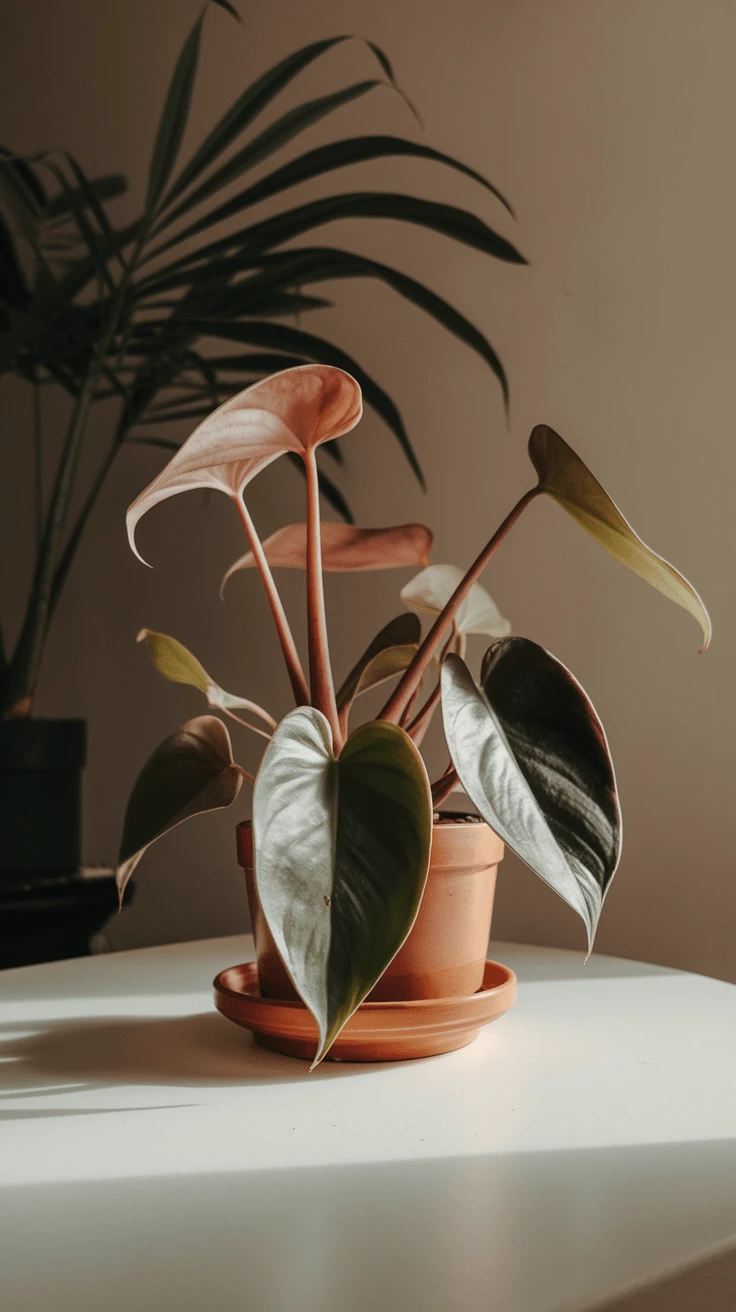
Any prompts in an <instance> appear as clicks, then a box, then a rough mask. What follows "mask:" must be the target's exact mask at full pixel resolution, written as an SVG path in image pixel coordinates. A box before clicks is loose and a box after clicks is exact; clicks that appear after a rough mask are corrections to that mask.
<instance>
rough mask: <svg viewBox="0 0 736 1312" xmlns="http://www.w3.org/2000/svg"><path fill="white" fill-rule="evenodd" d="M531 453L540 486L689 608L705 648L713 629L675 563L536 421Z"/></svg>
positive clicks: (630, 566) (599, 539) (549, 430)
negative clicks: (646, 538)
mask: <svg viewBox="0 0 736 1312" xmlns="http://www.w3.org/2000/svg"><path fill="white" fill-rule="evenodd" d="M529 456H530V458H531V461H532V464H533V465H534V468H535V469H536V471H537V473H538V475H539V487H540V490H541V491H542V492H546V493H547V495H548V496H550V497H552V499H553V500H554V501H556V502H557V503H558V504H559V505H560V506H562V508H563V510H566V511H567V513H568V515H571V516H572V518H573V519H574V520H576V521H577V523H578V524H580V526H581V528H584V529H585V531H586V533H589V534H590V536H591V537H592V538H594V539H595V541H596V542H598V543H599V545H600V546H602V547H603V548H604V549H605V550H606V551H607V552H608V553H609V555H611V556H613V557H614V559H615V560H618V561H619V562H620V563H621V564H622V565H625V566H626V568H627V569H630V570H632V572H633V573H634V574H638V575H639V577H640V578H642V579H644V580H645V582H646V583H649V584H651V586H652V587H653V588H656V589H657V591H658V592H661V593H663V595H664V596H665V597H668V598H669V600H670V601H674V602H675V604H676V605H677V606H682V608H683V610H686V611H688V613H689V614H690V615H692V617H693V619H694V620H696V621H697V623H698V624H699V625H700V628H701V630H702V633H703V645H702V647H701V648H700V650H701V652H703V651H706V649H707V648H708V646H709V644H710V639H711V632H712V628H711V621H710V616H709V614H708V611H707V610H706V608H705V605H704V603H703V600H702V598H701V596H700V594H699V593H698V592H696V590H695V588H694V587H693V585H692V583H690V582H689V581H688V580H687V579H686V578H685V576H684V575H683V574H681V573H680V572H679V570H677V569H675V567H674V565H670V563H669V561H667V560H665V559H664V558H663V557H662V556H659V555H657V552H656V551H653V550H652V548H651V547H648V546H647V545H646V543H645V542H642V540H641V538H640V537H639V535H638V534H637V533H636V532H635V531H634V529H633V528H632V527H631V525H630V524H629V522H628V520H626V519H625V518H624V516H623V515H622V514H621V511H620V510H619V508H618V506H617V505H616V503H615V502H614V501H613V500H612V499H611V497H610V496H609V495H608V493H607V492H606V490H605V488H604V487H602V485H601V484H600V483H599V482H598V479H597V478H596V477H595V476H594V475H593V474H592V473H591V472H590V470H589V469H588V467H587V465H585V464H584V463H583V461H582V460H581V459H580V457H579V456H578V455H577V454H576V453H575V451H573V449H572V447H570V446H568V444H567V442H565V440H564V438H562V437H560V435H559V433H556V432H555V431H554V429H553V428H549V427H548V425H547V424H538V425H537V427H536V428H534V429H533V431H532V435H531V437H530V438H529Z"/></svg>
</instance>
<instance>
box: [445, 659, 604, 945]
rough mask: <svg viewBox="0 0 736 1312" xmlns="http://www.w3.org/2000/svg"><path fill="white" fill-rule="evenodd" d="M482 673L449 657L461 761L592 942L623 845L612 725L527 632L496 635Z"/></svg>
mask: <svg viewBox="0 0 736 1312" xmlns="http://www.w3.org/2000/svg"><path fill="white" fill-rule="evenodd" d="M481 681H482V690H481V689H479V688H477V687H476V685H475V683H474V681H473V678H472V675H471V674H470V671H469V670H468V667H467V665H466V664H465V662H464V661H462V660H461V659H460V657H459V656H448V657H447V659H446V661H445V663H444V665H443V667H442V714H443V719H444V727H445V737H446V738H447V744H448V747H449V749H450V755H451V757H452V762H453V765H454V766H455V769H456V770H457V773H458V776H459V778H460V781H461V783H462V785H463V788H464V789H465V791H466V793H467V794H468V797H470V798H471V799H472V801H473V802H474V803H475V805H476V806H477V808H478V810H479V811H480V814H481V815H482V816H483V818H484V820H486V821H487V823H488V824H489V825H490V826H491V828H492V829H494V830H495V831H496V833H497V834H498V835H499V837H500V838H502V839H503V840H504V842H505V843H507V844H508V846H509V847H510V848H511V850H512V851H513V852H516V854H517V856H520V857H521V859H522V861H525V862H526V864H527V865H528V866H530V867H531V869H532V870H534V871H535V872H536V874H538V875H539V876H540V877H541V878H542V879H543V880H544V881H545V883H547V884H549V885H550V887H551V888H553V889H554V890H555V892H556V893H559V895H560V897H562V898H564V900H565V901H566V902H567V903H568V904H569V905H570V906H571V907H573V908H574V910H575V911H577V912H578V915H580V916H581V917H582V919H583V921H584V922H585V927H586V929H587V932H588V945H589V948H590V947H592V944H593V937H594V935H595V930H596V925H597V923H598V917H599V915H600V911H601V906H602V904H603V898H604V895H605V893H606V890H607V888H608V886H609V884H610V882H611V879H612V878H613V875H614V873H615V870H616V867H617V865H618V861H619V856H620V849H621V815H620V809H619V804H618V795H617V792H616V779H615V775H614V771H613V763H612V761H611V758H610V755H609V752H608V744H607V742H606V736H605V733H604V730H603V726H602V724H601V722H600V720H599V719H598V716H597V715H596V712H595V709H594V707H593V705H592V703H591V701H590V699H589V698H588V696H587V695H586V693H585V692H584V691H583V689H582V688H581V686H580V684H579V683H578V682H577V680H576V679H575V678H573V676H572V674H571V673H570V671H569V670H567V669H566V668H565V666H564V665H562V664H561V663H560V661H558V660H556V659H555V657H554V656H551V655H550V654H549V652H546V651H545V650H544V649H543V648H542V647H539V646H537V644H536V643H535V642H530V641H529V640H528V639H526V638H506V639H503V640H502V641H500V642H496V643H494V644H493V646H491V647H490V648H489V650H488V652H487V654H486V658H485V660H484V662H483V669H482V673H481Z"/></svg>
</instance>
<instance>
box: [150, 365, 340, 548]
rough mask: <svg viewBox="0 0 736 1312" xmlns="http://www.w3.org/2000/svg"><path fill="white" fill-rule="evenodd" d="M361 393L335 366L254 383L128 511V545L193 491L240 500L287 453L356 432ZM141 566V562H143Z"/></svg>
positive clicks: (208, 421)
mask: <svg viewBox="0 0 736 1312" xmlns="http://www.w3.org/2000/svg"><path fill="white" fill-rule="evenodd" d="M361 413H362V402H361V395H360V388H359V386H358V384H357V383H356V382H355V379H354V378H351V377H350V375H349V374H347V373H344V372H343V371H342V370H341V369H334V368H332V367H331V366H329V365H318V364H314V365H301V366H299V367H297V368H295V369H285V370H283V372H282V373H280V374H274V375H272V377H270V378H265V379H264V380H263V381H262V382H260V383H254V385H253V386H252V387H248V388H246V390H245V391H244V392H240V393H239V394H238V395H237V396H234V397H233V398H232V399H231V400H230V401H226V402H225V404H224V405H221V406H220V407H219V408H218V409H217V410H215V411H214V413H213V414H211V415H209V416H208V418H207V419H205V420H204V422H203V423H201V424H200V425H199V426H198V427H197V428H195V430H194V432H193V433H192V435H191V437H189V438H187V440H186V442H185V443H184V444H183V446H182V447H180V449H179V451H177V453H176V455H175V456H174V457H173V458H172V459H171V460H170V461H169V463H168V464H167V465H166V466H165V468H164V469H163V470H162V471H161V473H160V474H159V475H158V476H157V477H156V478H154V480H153V482H152V483H149V485H148V487H147V488H145V489H144V491H143V492H142V493H141V494H140V496H139V497H136V500H135V501H134V502H133V504H132V505H131V506H130V507H129V509H128V514H127V525H128V539H129V542H130V545H131V547H132V549H133V551H134V552H135V554H136V555H138V556H139V553H138V551H137V550H136V546H135V536H134V535H135V527H136V524H137V523H138V521H139V519H140V518H141V516H142V515H145V514H146V512H147V511H148V510H150V509H151V507H152V506H155V505H157V504H158V502H159V501H164V500H165V499H166V498H167V497H171V496H175V495H176V493H178V492H188V491H191V490H192V489H193V488H215V489H217V490H218V491H220V492H225V493H227V495H229V496H239V495H240V494H241V493H242V491H243V489H244V488H245V487H246V486H247V484H248V483H249V482H250V480H251V479H252V478H254V477H255V476H256V474H258V473H260V471H261V470H262V469H265V468H266V466H267V465H270V464H271V463H272V461H274V460H276V459H277V458H278V457H279V456H280V455H283V454H284V453H285V452H287V451H292V452H295V453H296V454H298V455H300V456H302V455H304V454H305V453H306V452H307V451H308V450H309V449H310V448H312V447H315V446H318V445H319V444H320V443H322V442H329V441H330V439H331V438H334V437H340V436H341V435H342V434H343V433H347V432H349V431H350V429H351V428H354V427H355V425H356V424H357V422H358V420H359V419H360V416H361ZM139 559H142V558H141V557H140V556H139Z"/></svg>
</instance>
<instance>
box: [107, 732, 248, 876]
mask: <svg viewBox="0 0 736 1312" xmlns="http://www.w3.org/2000/svg"><path fill="white" fill-rule="evenodd" d="M242 782H243V772H242V770H241V769H240V768H239V767H238V766H237V765H235V763H234V761H233V754H232V747H231V745H230V735H229V733H228V731H227V729H226V728H225V725H224V724H223V723H222V720H218V719H217V717H216V716H214V715H199V716H197V718H196V719H194V720H187V722H186V724H183V725H182V726H181V728H180V729H177V731H176V733H173V734H172V735H171V737H170V738H167V739H166V740H165V741H164V742H162V743H161V745H160V746H159V747H157V748H156V750H155V752H154V753H153V755H152V756H150V757H149V758H148V760H147V762H146V764H145V765H144V767H143V769H142V770H141V772H140V774H139V775H138V778H137V779H136V781H135V784H134V785H133V791H132V792H131V794H130V797H129V799H128V805H127V808H126V812H125V824H124V826H123V837H122V840H121V843H120V855H119V857H118V869H117V875H116V879H117V885H118V892H119V894H120V898H121V900H122V897H123V893H124V892H125V885H126V884H127V882H128V880H129V879H130V876H131V875H132V873H133V871H134V870H135V868H136V866H137V864H138V862H139V861H140V859H141V857H142V856H143V854H144V852H145V851H146V848H147V847H150V845H151V843H153V842H155V840H156V839H157V838H160V837H161V835H162V834H165V833H167V832H168V831H169V829H173V828H174V827H175V825H178V824H181V822H182V820H187V819H188V818H189V817H190V816H193V815H199V814H200V813H201V812H202V811H214V810H217V809H218V808H220V807H223V806H230V804H231V803H232V802H234V801H235V798H236V797H237V795H238V793H239V792H240V787H241V784H242Z"/></svg>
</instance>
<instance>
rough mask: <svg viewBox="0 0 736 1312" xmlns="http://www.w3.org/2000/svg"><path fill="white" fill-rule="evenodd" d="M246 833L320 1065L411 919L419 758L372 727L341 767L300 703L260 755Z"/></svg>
mask: <svg viewBox="0 0 736 1312" xmlns="http://www.w3.org/2000/svg"><path fill="white" fill-rule="evenodd" d="M253 835H254V844H255V876H256V885H257V888H258V896H259V899H260V902H261V906H262V907H263V911H264V914H265V916H266V920H267V922H268V925H269V928H270V930H271V933H272V935H273V937H274V940H275V942H276V945H277V947H278V950H279V953H280V954H281V957H282V960H283V962H284V965H285V966H286V969H287V970H288V972H289V975H290V976H291V979H292V981H293V983H294V986H295V988H296V989H297V991H298V993H299V995H300V997H301V998H302V999H303V1001H304V1003H305V1004H306V1006H307V1007H308V1008H309V1010H310V1011H311V1013H312V1015H313V1016H314V1018H315V1021H316V1022H317V1027H318V1029H319V1047H318V1050H317V1053H316V1056H315V1060H314V1064H315V1065H316V1064H317V1062H319V1061H321V1060H322V1058H323V1057H324V1056H325V1054H326V1053H327V1051H328V1050H329V1047H330V1045H331V1043H332V1042H333V1041H334V1039H335V1038H336V1037H337V1035H338V1034H339V1032H340V1030H341V1029H342V1027H343V1025H344V1024H345V1022H346V1021H347V1020H348V1019H349V1018H350V1016H351V1015H352V1013H353V1012H354V1011H355V1009H356V1008H357V1007H358V1006H359V1005H360V1003H361V1002H362V1001H363V999H364V998H365V997H366V995H367V994H368V993H369V992H370V990H371V989H372V988H373V985H374V984H375V983H376V981H377V980H378V979H379V977H380V975H381V974H382V973H383V971H384V970H385V968H386V966H387V965H388V964H389V962H390V961H391V960H392V958H393V957H394V956H395V954H396V953H397V952H398V950H399V948H400V947H401V944H402V943H403V941H404V939H405V938H406V936H407V934H408V933H409V930H410V929H411V927H412V925H413V923H414V920H415V918H416V914H417V911H418V909H419V903H420V901H421V897H422V893H423V891H424V885H425V881H426V877H427V869H428V865H429V850H430V845H431V837H432V806H431V798H430V793H429V783H428V780H427V775H426V771H425V769H424V765H423V763H422V760H421V757H420V756H419V753H418V752H417V750H416V748H415V747H414V745H413V743H412V742H411V739H410V738H409V737H408V736H407V735H406V734H405V733H404V732H403V730H401V729H399V728H398V726H396V725H389V724H385V723H383V722H377V721H373V722H371V723H369V724H366V725H363V726H361V728H360V729H357V730H356V731H355V733H353V734H352V735H351V736H350V738H349V739H348V741H347V743H346V744H345V747H344V748H343V750H342V753H341V755H340V758H339V760H336V759H335V757H334V756H333V752H332V739H331V735H330V729H329V725H328V723H327V720H326V719H325V717H324V716H323V715H321V714H320V712H319V711H316V710H314V709H313V708H312V707H307V706H303V707H299V708H298V709H297V710H295V711H292V712H291V713H290V714H289V715H287V716H286V718H285V719H284V720H283V721H282V722H281V724H280V725H279V727H278V729H277V730H276V733H275V734H274V736H273V738H272V740H271V742H270V744H269V746H268V748H267V750H266V753H265V755H264V758H263V762H262V764H261V768H260V771H259V773H258V778H257V780H256V786H255V791H254V797H253Z"/></svg>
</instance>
